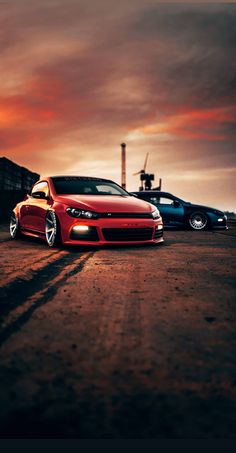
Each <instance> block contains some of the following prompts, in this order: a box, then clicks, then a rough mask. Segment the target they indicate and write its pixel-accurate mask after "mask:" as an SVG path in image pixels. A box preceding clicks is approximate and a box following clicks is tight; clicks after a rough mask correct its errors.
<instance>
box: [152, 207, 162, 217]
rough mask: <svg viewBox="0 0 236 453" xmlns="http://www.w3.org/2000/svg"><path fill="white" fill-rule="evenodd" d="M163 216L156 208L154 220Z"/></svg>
mask: <svg viewBox="0 0 236 453" xmlns="http://www.w3.org/2000/svg"><path fill="white" fill-rule="evenodd" d="M160 217H161V216H160V211H159V210H158V209H157V208H155V211H152V218H153V219H159V218H160Z"/></svg>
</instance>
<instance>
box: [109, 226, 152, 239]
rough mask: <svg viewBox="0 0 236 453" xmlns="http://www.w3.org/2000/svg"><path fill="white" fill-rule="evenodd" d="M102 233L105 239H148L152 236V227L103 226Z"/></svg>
mask: <svg viewBox="0 0 236 453" xmlns="http://www.w3.org/2000/svg"><path fill="white" fill-rule="evenodd" d="M102 234H103V236H104V239H105V240H106V241H114V242H132V241H150V240H151V239H152V236H153V228H103V229H102Z"/></svg>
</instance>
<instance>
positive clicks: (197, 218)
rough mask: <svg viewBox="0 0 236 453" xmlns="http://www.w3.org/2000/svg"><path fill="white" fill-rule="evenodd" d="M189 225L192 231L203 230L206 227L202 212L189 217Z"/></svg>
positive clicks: (205, 219)
mask: <svg viewBox="0 0 236 453" xmlns="http://www.w3.org/2000/svg"><path fill="white" fill-rule="evenodd" d="M189 224H190V226H191V228H193V229H194V230H203V229H204V228H205V227H206V225H207V217H206V216H205V214H203V213H202V212H195V213H193V214H192V215H191V216H190V218H189Z"/></svg>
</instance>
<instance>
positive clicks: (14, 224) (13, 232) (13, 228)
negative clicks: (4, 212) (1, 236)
mask: <svg viewBox="0 0 236 453" xmlns="http://www.w3.org/2000/svg"><path fill="white" fill-rule="evenodd" d="M18 231H19V222H18V219H17V217H16V215H15V214H12V215H11V219H10V236H11V238H12V239H15V238H16V236H17V233H18Z"/></svg>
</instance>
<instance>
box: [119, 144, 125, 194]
mask: <svg viewBox="0 0 236 453" xmlns="http://www.w3.org/2000/svg"><path fill="white" fill-rule="evenodd" d="M120 146H121V186H122V187H123V189H126V144H125V143H121V145H120Z"/></svg>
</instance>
